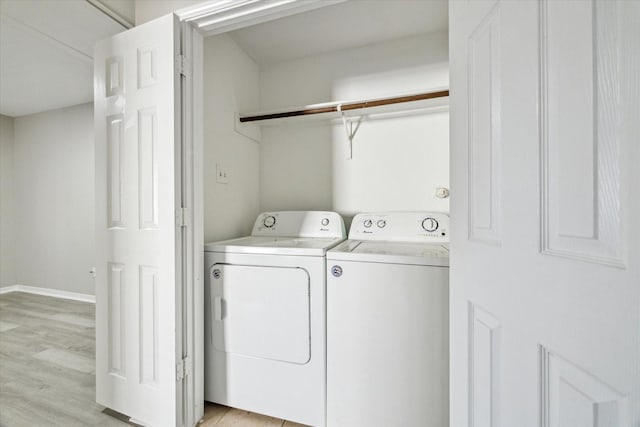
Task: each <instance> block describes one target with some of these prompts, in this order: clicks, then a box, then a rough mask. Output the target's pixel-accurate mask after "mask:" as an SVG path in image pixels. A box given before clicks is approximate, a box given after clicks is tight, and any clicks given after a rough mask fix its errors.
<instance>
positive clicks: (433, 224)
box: [422, 217, 438, 232]
mask: <svg viewBox="0 0 640 427" xmlns="http://www.w3.org/2000/svg"><path fill="white" fill-rule="evenodd" d="M422 228H424V230H425V231H428V232H432V231H436V230H437V229H438V220H437V219H435V218H431V217H429V218H425V219H424V220H422Z"/></svg>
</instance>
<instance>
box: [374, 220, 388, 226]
mask: <svg viewBox="0 0 640 427" xmlns="http://www.w3.org/2000/svg"><path fill="white" fill-rule="evenodd" d="M376 225H377V226H378V228H384V227H385V225H387V221H385V220H384V219H381V220H380V221H378V222H377V223H376Z"/></svg>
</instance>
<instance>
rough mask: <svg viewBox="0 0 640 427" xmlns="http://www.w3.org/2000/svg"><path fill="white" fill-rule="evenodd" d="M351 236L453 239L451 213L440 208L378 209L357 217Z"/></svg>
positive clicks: (372, 238)
mask: <svg viewBox="0 0 640 427" xmlns="http://www.w3.org/2000/svg"><path fill="white" fill-rule="evenodd" d="M349 239H350V240H380V241H388V242H438V243H448V242H449V215H447V214H445V213H440V212H375V213H361V214H358V215H356V216H355V217H354V218H353V222H352V223H351V229H350V230H349Z"/></svg>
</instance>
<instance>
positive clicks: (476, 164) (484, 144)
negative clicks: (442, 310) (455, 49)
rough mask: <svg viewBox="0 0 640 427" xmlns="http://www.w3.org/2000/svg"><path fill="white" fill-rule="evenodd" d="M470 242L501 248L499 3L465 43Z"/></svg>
mask: <svg viewBox="0 0 640 427" xmlns="http://www.w3.org/2000/svg"><path fill="white" fill-rule="evenodd" d="M467 44H468V49H467V64H468V92H467V105H468V108H469V109H468V122H467V123H468V129H467V135H468V150H469V192H468V197H469V240H475V241H479V242H483V243H487V244H490V245H497V246H500V244H501V223H502V220H501V216H502V215H501V209H502V206H501V187H502V185H501V177H502V149H501V129H500V126H501V123H500V121H501V114H500V104H501V103H500V2H496V3H495V5H494V6H493V7H492V8H491V9H490V10H489V12H488V13H487V15H486V16H485V17H484V18H483V19H482V20H481V21H480V24H479V25H478V27H477V28H476V29H475V30H474V31H473V32H472V33H471V35H470V36H469V38H468V40H467Z"/></svg>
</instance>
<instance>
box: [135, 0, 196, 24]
mask: <svg viewBox="0 0 640 427" xmlns="http://www.w3.org/2000/svg"><path fill="white" fill-rule="evenodd" d="M198 3H203V0H135V16H136V25H140V24H144V23H145V22H148V21H151V20H153V19H156V18H159V17H161V16H164V15H167V14H169V13H172V12H175V11H176V10H180V9H183V8H185V7H188V6H193V5H194V4H198Z"/></svg>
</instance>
